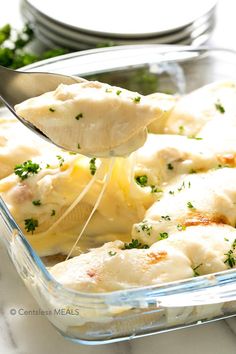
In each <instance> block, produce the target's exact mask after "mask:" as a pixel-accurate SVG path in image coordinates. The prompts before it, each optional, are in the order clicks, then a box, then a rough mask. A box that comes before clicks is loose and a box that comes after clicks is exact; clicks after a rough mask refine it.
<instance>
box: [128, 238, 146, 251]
mask: <svg viewBox="0 0 236 354" xmlns="http://www.w3.org/2000/svg"><path fill="white" fill-rule="evenodd" d="M132 248H138V249H146V248H149V246H148V245H145V244H142V243H141V242H139V241H138V240H137V239H132V241H131V242H130V243H125V244H124V248H123V249H124V250H129V249H132Z"/></svg>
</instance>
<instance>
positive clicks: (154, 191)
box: [150, 185, 163, 193]
mask: <svg viewBox="0 0 236 354" xmlns="http://www.w3.org/2000/svg"><path fill="white" fill-rule="evenodd" d="M150 188H151V193H162V192H163V190H162V189H160V188H158V187H157V186H154V185H151V186H150Z"/></svg>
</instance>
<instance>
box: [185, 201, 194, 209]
mask: <svg viewBox="0 0 236 354" xmlns="http://www.w3.org/2000/svg"><path fill="white" fill-rule="evenodd" d="M187 207H188V208H189V209H195V207H194V206H193V204H192V203H191V202H188V203H187Z"/></svg>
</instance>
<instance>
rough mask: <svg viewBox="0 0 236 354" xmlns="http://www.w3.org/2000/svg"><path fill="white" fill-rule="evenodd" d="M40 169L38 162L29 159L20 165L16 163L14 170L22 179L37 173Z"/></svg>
mask: <svg viewBox="0 0 236 354" xmlns="http://www.w3.org/2000/svg"><path fill="white" fill-rule="evenodd" d="M40 170H41V167H40V166H39V164H37V163H34V162H32V161H31V160H28V161H25V162H23V163H22V164H21V165H16V166H15V168H14V172H15V174H16V175H17V176H19V177H20V179H21V180H22V181H23V180H24V179H26V178H28V177H30V176H32V175H35V174H37V173H38V172H39V171H40Z"/></svg>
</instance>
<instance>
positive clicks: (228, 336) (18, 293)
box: [0, 0, 236, 354]
mask: <svg viewBox="0 0 236 354" xmlns="http://www.w3.org/2000/svg"><path fill="white" fill-rule="evenodd" d="M18 4H19V1H18V0H6V1H5V0H2V1H1V11H0V26H1V25H3V24H5V23H6V22H9V23H11V24H14V26H17V27H18V26H20V24H21V20H20V16H19V12H18ZM235 18H236V1H235V0H220V2H219V6H218V19H217V25H216V28H215V31H214V33H213V36H212V39H211V40H210V45H214V46H221V47H226V48H227V47H228V48H232V49H236V35H235V34H236V20H235ZM0 260H1V261H0V353H1V354H43V353H45V354H60V353H66V354H74V353H80V354H87V353H93V354H111V353H114V354H118V353H119V354H144V353H145V354H155V353H165V354H172V353H173V354H199V353H202V354H206V353H207V354H213V353H214V354H235V353H236V318H231V319H228V320H221V321H217V322H214V323H210V324H206V325H201V326H197V327H192V328H187V329H183V330H178V331H173V332H168V333H163V334H159V335H155V336H149V337H145V338H141V339H135V340H132V341H129V342H122V343H117V344H109V345H102V346H91V347H90V346H82V345H79V344H74V343H72V342H69V341H67V340H66V339H64V338H63V337H61V336H60V335H59V334H58V333H57V332H56V330H55V329H54V328H53V327H52V326H51V325H50V323H49V322H48V320H47V318H46V317H44V316H33V315H32V316H23V315H22V316H20V315H15V316H13V315H10V309H11V308H16V309H20V308H23V309H25V310H34V309H38V305H37V303H36V302H35V300H34V299H33V298H32V296H31V295H30V293H29V292H28V291H27V289H26V288H25V286H24V284H23V282H22V281H21V280H20V278H19V276H18V274H17V273H16V271H15V269H14V268H13V266H12V264H11V262H10V260H9V258H8V256H7V254H6V252H5V250H4V248H3V247H2V246H1V245H0Z"/></svg>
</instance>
